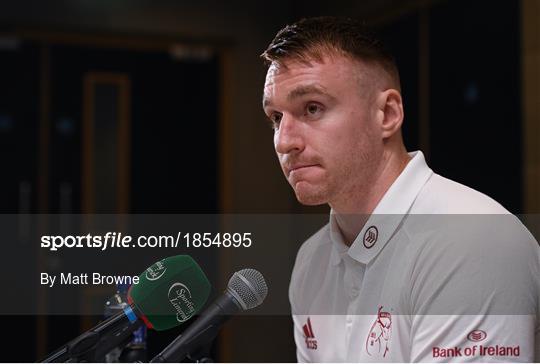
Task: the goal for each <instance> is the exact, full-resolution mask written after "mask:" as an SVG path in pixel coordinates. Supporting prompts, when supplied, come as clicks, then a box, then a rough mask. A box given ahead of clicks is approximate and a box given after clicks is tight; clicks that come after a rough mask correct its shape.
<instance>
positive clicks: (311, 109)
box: [306, 104, 321, 115]
mask: <svg viewBox="0 0 540 364" xmlns="http://www.w3.org/2000/svg"><path fill="white" fill-rule="evenodd" d="M306 111H307V113H308V114H310V115H315V114H317V113H318V112H320V111H321V107H320V105H317V104H308V105H307V107H306Z"/></svg>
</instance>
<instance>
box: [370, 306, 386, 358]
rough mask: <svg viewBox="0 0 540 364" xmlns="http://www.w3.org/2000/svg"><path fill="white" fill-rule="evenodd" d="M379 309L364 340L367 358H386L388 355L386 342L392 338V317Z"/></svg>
mask: <svg viewBox="0 0 540 364" xmlns="http://www.w3.org/2000/svg"><path fill="white" fill-rule="evenodd" d="M382 309H383V306H381V307H379V311H378V312H377V318H376V319H375V322H374V323H373V325H371V329H370V330H369V333H368V337H367V340H366V352H367V353H368V355H369V356H376V357H383V358H384V357H386V354H387V353H388V342H389V341H390V337H391V336H392V315H391V314H390V312H385V311H383V310H382Z"/></svg>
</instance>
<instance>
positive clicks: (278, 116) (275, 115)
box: [270, 113, 281, 125]
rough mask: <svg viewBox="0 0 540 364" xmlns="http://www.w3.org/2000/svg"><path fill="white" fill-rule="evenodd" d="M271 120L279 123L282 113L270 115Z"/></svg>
mask: <svg viewBox="0 0 540 364" xmlns="http://www.w3.org/2000/svg"><path fill="white" fill-rule="evenodd" d="M270 121H271V122H272V124H274V125H278V124H279V122H280V121H281V114H278V113H274V114H272V115H270Z"/></svg>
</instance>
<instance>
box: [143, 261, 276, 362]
mask: <svg viewBox="0 0 540 364" xmlns="http://www.w3.org/2000/svg"><path fill="white" fill-rule="evenodd" d="M267 294H268V287H267V285H266V282H265V280H264V277H263V275H262V274H261V273H260V272H258V271H257V270H255V269H242V270H241V271H238V272H236V273H234V274H233V275H232V277H231V278H230V279H229V284H228V285H227V289H226V290H225V292H224V293H223V294H222V295H221V296H220V297H218V298H217V299H216V300H215V301H214V303H212V305H210V306H209V307H208V308H207V309H206V310H204V312H203V313H201V315H200V316H199V318H197V320H195V322H193V323H192V324H191V325H190V326H189V327H188V328H187V329H186V330H185V331H184V332H183V333H182V334H181V335H180V336H178V337H177V338H176V339H174V341H173V342H171V343H170V344H169V345H168V346H167V347H166V348H165V349H163V351H162V352H161V353H159V354H158V355H157V356H155V357H154V358H153V359H152V361H151V363H171V362H180V361H181V360H182V359H184V358H185V357H186V356H187V355H188V354H189V353H191V352H192V351H194V350H196V349H198V348H199V347H200V346H201V345H203V344H205V343H207V342H208V341H210V340H212V339H213V338H214V336H215V335H216V333H217V329H218V328H219V327H220V326H221V325H222V324H223V323H224V322H225V321H227V319H229V316H230V315H233V314H237V313H239V312H241V311H245V310H249V309H252V308H254V307H257V306H259V305H260V304H261V303H262V302H263V301H264V299H265V298H266V295H267Z"/></svg>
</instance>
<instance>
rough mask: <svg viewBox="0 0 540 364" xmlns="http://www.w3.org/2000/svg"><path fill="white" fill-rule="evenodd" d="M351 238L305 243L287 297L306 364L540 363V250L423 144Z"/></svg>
mask: <svg viewBox="0 0 540 364" xmlns="http://www.w3.org/2000/svg"><path fill="white" fill-rule="evenodd" d="M411 156H412V157H413V158H412V159H411V160H410V162H409V163H408V165H407V167H406V168H405V169H404V171H403V172H402V173H401V174H400V176H399V177H398V178H397V179H396V181H395V182H394V183H393V184H392V186H391V187H390V189H389V190H388V191H387V193H386V194H385V195H384V197H383V198H382V200H381V201H380V203H379V204H378V205H377V207H376V208H375V210H374V212H373V214H372V215H371V216H370V217H369V219H368V221H367V223H366V224H365V225H364V227H363V229H362V231H361V232H360V234H359V235H358V237H357V238H356V240H355V241H354V242H353V244H352V245H351V247H350V248H349V247H348V246H346V245H345V244H344V242H343V238H342V236H341V233H340V231H339V228H338V227H337V225H336V222H335V220H334V217H333V214H332V213H331V214H330V223H329V224H327V225H326V226H324V227H323V228H322V229H321V230H319V231H318V232H317V233H316V234H315V235H313V236H312V237H311V238H310V239H308V240H307V241H306V242H305V243H304V244H303V245H302V247H301V248H300V250H299V252H298V255H297V258H296V263H295V266H294V270H293V274H292V279H291V284H290V287H289V298H290V302H291V308H292V314H293V321H294V336H295V341H296V346H297V356H298V360H299V361H301V362H305V361H315V362H377V361H385V362H395V361H397V362H409V361H412V362H416V361H428V362H448V361H458V362H465V361H482V362H486V361H505V362H507V361H518V362H527V361H540V323H539V318H540V310H539V292H540V249H539V247H538V243H537V242H536V241H535V239H534V238H533V237H532V235H531V234H530V233H529V231H528V230H527V229H526V228H525V227H524V226H523V225H522V224H521V222H520V221H519V220H518V219H517V218H516V217H515V216H513V215H511V214H510V213H509V212H508V211H507V210H505V209H504V208H503V207H502V206H501V205H499V204H498V203H497V202H495V201H494V200H492V199H491V198H489V197H487V196H485V195H483V194H481V193H479V192H477V191H475V190H473V189H470V188H468V187H466V186H463V185H461V184H459V183H456V182H453V181H451V180H448V179H446V178H443V177H441V176H439V175H437V174H434V173H433V171H432V170H431V169H430V168H429V167H428V166H427V165H426V162H425V159H424V156H423V154H422V153H421V152H415V153H411Z"/></svg>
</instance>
